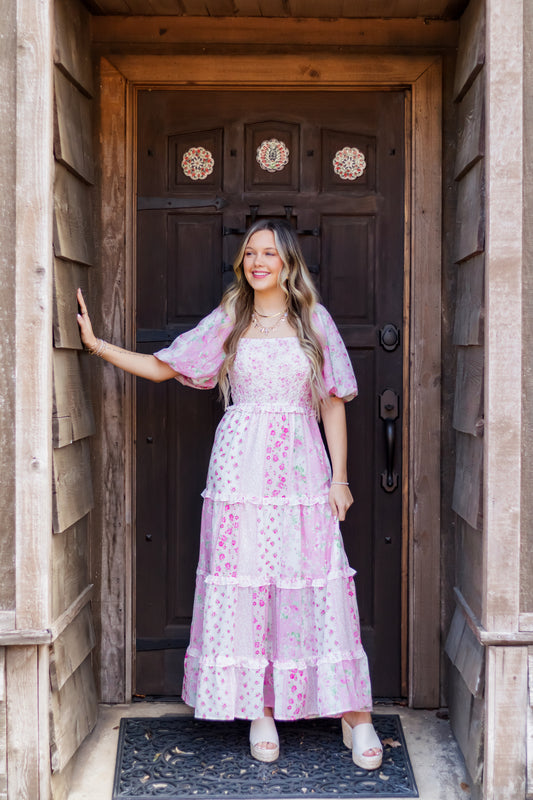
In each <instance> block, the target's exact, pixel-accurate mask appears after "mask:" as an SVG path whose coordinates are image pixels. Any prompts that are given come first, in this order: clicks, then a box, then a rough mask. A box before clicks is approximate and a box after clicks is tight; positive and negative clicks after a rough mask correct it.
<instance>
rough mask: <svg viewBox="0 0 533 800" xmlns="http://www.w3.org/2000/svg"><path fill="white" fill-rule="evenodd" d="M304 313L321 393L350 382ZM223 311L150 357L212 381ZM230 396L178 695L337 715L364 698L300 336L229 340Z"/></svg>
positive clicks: (203, 706)
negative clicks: (318, 354) (315, 344)
mask: <svg viewBox="0 0 533 800" xmlns="http://www.w3.org/2000/svg"><path fill="white" fill-rule="evenodd" d="M313 324H314V326H315V328H316V330H317V333H318V334H319V336H320V338H321V341H322V344H323V349H324V358H325V364H324V381H325V386H326V389H327V391H328V393H329V394H330V395H336V396H337V397H341V398H343V399H344V400H351V399H352V398H353V397H355V395H356V394H357V384H356V381H355V376H354V374H353V370H352V367H351V363H350V361H349V358H348V354H347V352H346V348H345V346H344V343H343V341H342V339H341V337H340V335H339V332H338V330H337V328H336V327H335V324H334V323H333V320H332V319H331V317H330V315H329V314H328V312H327V311H326V309H325V308H324V307H323V306H318V307H317V309H316V311H315V316H314V320H313ZM230 330H231V324H230V322H229V320H228V318H227V316H226V314H225V312H224V311H223V310H222V309H221V308H220V307H219V308H217V309H215V311H213V312H212V313H211V314H209V316H207V317H205V318H204V319H203V320H202V321H201V322H200V323H199V324H198V326H197V327H196V328H194V329H193V330H191V331H188V332H187V333H185V334H183V335H181V336H179V337H178V338H177V339H176V340H175V341H174V342H173V343H172V344H171V345H170V347H168V348H165V349H164V350H161V351H159V352H158V353H156V354H155V355H156V356H157V358H159V359H161V360H163V361H166V362H167V363H168V364H170V365H171V366H172V368H173V369H175V370H176V372H177V373H179V375H178V376H177V379H178V380H179V381H180V382H181V383H184V384H185V385H188V386H194V387H196V388H212V387H213V386H215V385H216V382H217V374H218V371H219V369H220V366H221V364H222V361H223V358H224V353H223V349H222V348H223V344H224V340H225V338H226V337H227V335H228V333H229V332H230ZM230 382H231V393H232V403H233V404H232V405H230V406H229V407H228V409H227V410H226V412H225V414H224V416H223V418H222V420H221V422H220V424H219V426H218V428H217V432H216V435H215V441H214V444H213V450H212V453H211V460H210V465H209V472H208V476H207V486H206V489H205V491H204V492H203V498H204V504H203V512H202V527H201V542H200V558H199V563H198V571H197V577H196V594H195V600H194V611H193V620H192V626H191V640H190V644H189V647H188V650H187V654H186V658H185V679H184V684H183V699H184V700H185V702H186V703H188V704H189V705H191V706H194V708H195V715H196V716H197V717H199V718H204V719H220V720H231V719H234V718H236V717H240V718H244V719H255V718H256V717H261V716H263V706H264V705H267V706H271V707H272V708H273V709H274V716H275V718H276V719H279V720H294V719H298V718H301V717H308V716H311V715H319V716H337V715H340V714H342V713H343V712H345V711H349V710H369V709H370V708H371V705H372V700H371V691H370V680H369V674H368V663H367V657H366V654H365V651H364V650H363V647H362V644H361V635H360V626H359V614H358V609H357V602H356V597H355V588H354V582H353V575H354V570H353V569H351V568H350V566H349V564H348V560H347V557H346V554H345V551H344V547H343V544H342V538H341V533H340V528H339V524H338V522H337V521H336V520H335V519H334V518H333V515H332V512H331V509H330V506H329V503H328V492H329V486H330V479H331V467H330V464H329V460H328V458H327V454H326V451H325V449H324V445H323V442H322V438H321V435H320V430H319V427H318V424H317V420H316V416H315V414H314V412H313V408H312V405H311V391H310V368H309V361H308V359H307V357H306V356H305V354H304V352H303V350H302V348H301V347H300V344H299V341H298V339H297V338H271V339H266V338H265V339H252V338H243V339H241V340H240V341H239V344H238V349H237V354H236V358H235V362H234V366H233V368H232V370H231V374H230Z"/></svg>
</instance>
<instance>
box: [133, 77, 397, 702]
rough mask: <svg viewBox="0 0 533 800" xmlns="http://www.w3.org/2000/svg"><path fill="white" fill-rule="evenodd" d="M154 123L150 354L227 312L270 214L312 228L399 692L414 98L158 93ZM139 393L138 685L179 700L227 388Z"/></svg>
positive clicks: (145, 222) (390, 681)
mask: <svg viewBox="0 0 533 800" xmlns="http://www.w3.org/2000/svg"><path fill="white" fill-rule="evenodd" d="M138 120H139V123H138V150H137V163H138V187H137V194H138V216H137V224H138V247H137V252H138V257H137V282H138V283H137V285H138V293H137V346H138V349H139V350H140V351H142V352H154V351H155V350H157V349H159V348H161V347H164V346H165V345H166V344H168V343H169V342H170V341H172V339H173V338H174V337H175V336H177V335H178V334H179V333H181V332H183V331H185V330H188V329H189V328H190V327H192V326H193V325H195V324H196V323H197V322H198V321H199V319H200V318H201V317H203V316H204V315H205V314H207V313H208V312H209V311H210V310H211V309H212V308H214V307H215V306H216V305H217V304H218V302H219V300H220V297H221V294H222V291H223V288H224V287H225V286H226V285H227V283H228V282H229V281H230V280H231V277H232V272H231V264H232V260H233V257H234V255H235V252H236V249H237V246H238V243H239V241H240V239H241V235H242V232H243V231H244V229H245V228H246V226H247V225H248V224H249V223H250V222H251V221H252V220H253V219H255V218H257V217H265V216H268V217H283V218H287V219H290V220H291V222H292V223H293V225H294V226H295V228H296V229H297V230H298V231H299V234H300V241H301V244H302V248H303V251H304V254H305V256H306V259H307V263H308V264H309V266H310V268H311V270H312V272H313V275H314V277H315V279H316V282H317V286H318V289H319V291H320V295H321V297H322V300H323V302H324V304H325V305H326V307H327V308H328V309H329V311H330V312H331V314H332V315H333V317H334V319H335V321H336V323H337V325H338V326H339V329H340V331H341V334H342V336H343V338H344V341H345V342H346V345H347V347H348V350H349V353H350V356H351V358H352V361H353V365H354V369H355V372H356V375H357V378H358V381H359V386H360V395H359V398H358V399H357V400H355V401H354V402H353V403H350V404H349V405H348V406H347V414H348V426H349V477H350V482H351V486H352V489H353V493H354V496H355V505H354V507H353V508H352V509H351V510H350V513H349V515H348V519H347V521H346V522H345V523H344V524H343V526H342V530H343V536H344V541H345V546H346V551H347V553H348V557H349V560H350V562H351V564H352V566H354V567H355V569H357V572H358V575H357V578H356V586H357V593H358V602H359V610H360V615H361V623H362V631H363V642H364V644H365V647H366V649H367V653H368V656H369V660H370V666H371V674H372V679H373V691H374V695H375V696H376V695H377V696H388V697H391V696H399V695H400V694H401V674H400V673H401V669H400V666H401V654H400V651H401V552H402V486H401V458H402V455H401V445H402V442H401V434H402V428H401V408H400V398H401V397H402V380H403V378H402V363H403V354H402V346H401V344H402V343H401V341H399V336H400V334H399V331H400V330H401V328H402V317H403V280H404V238H403V237H404V95H403V93H402V92H307V91H306V92H263V91H258V92H210V91H202V92H200V91H171V90H165V91H159V90H156V91H142V92H140V94H139V98H138ZM397 332H398V333H397ZM137 385H138V389H137V541H136V554H137V574H136V587H137V593H136V597H137V600H136V629H137V667H136V675H137V680H136V691H137V692H139V693H144V694H171V695H174V694H179V691H180V688H181V677H182V673H183V656H184V652H185V647H186V645H187V642H188V630H189V624H190V618H191V613H192V602H193V589H194V578H195V569H196V561H197V556H198V541H199V530H200V513H201V498H200V492H201V491H202V489H203V488H204V481H205V475H206V472H207V465H208V460H209V452H210V447H211V443H212V440H213V434H214V430H215V427H216V424H217V422H218V420H219V419H220V415H221V408H220V405H219V403H218V402H217V392H216V391H208V392H201V391H197V390H193V389H188V388H184V387H182V386H181V385H179V384H178V383H177V382H174V381H171V382H169V383H167V384H163V385H159V386H154V385H151V384H149V383H148V382H143V381H138V382H137ZM387 390H390V391H389V392H388V394H384V393H385V392H386V391H387ZM387 443H388V444H387ZM387 459H389V462H390V463H389V465H388V471H387Z"/></svg>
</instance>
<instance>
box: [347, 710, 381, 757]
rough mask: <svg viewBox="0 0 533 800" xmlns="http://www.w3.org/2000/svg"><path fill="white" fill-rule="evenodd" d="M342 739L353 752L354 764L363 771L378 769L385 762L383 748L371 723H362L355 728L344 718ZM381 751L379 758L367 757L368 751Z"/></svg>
mask: <svg viewBox="0 0 533 800" xmlns="http://www.w3.org/2000/svg"><path fill="white" fill-rule="evenodd" d="M342 739H343V742H344V744H345V745H346V747H347V748H348V749H349V750H351V751H352V758H353V763H354V764H356V765H357V766H358V767H362V769H378V767H380V766H381V762H382V760H383V746H382V744H381V742H380V740H379V737H378V735H377V733H376V731H375V730H374V726H373V725H372V723H371V722H362V723H361V724H360V725H355V726H354V727H353V728H352V727H351V725H349V724H348V723H347V722H346V720H345V719H344V717H343V718H342ZM377 749H379V750H381V753H379V754H378V755H377V756H365V755H363V753H366V751H367V750H377Z"/></svg>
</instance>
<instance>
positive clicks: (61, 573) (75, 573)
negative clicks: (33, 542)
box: [52, 517, 89, 620]
mask: <svg viewBox="0 0 533 800" xmlns="http://www.w3.org/2000/svg"><path fill="white" fill-rule="evenodd" d="M88 584H89V539H88V518H87V517H83V519H80V520H79V521H78V522H76V523H75V524H74V525H73V526H72V527H70V528H67V529H66V530H65V531H63V532H62V533H58V534H55V535H54V536H53V538H52V619H54V620H55V619H57V618H58V617H59V616H60V615H61V614H63V612H64V611H66V610H67V608H68V607H69V606H70V605H71V604H72V603H73V602H74V601H75V600H76V598H77V597H79V595H80V594H81V593H82V592H83V590H84V589H85V588H86V587H87V585H88Z"/></svg>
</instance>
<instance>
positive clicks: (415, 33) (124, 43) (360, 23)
mask: <svg viewBox="0 0 533 800" xmlns="http://www.w3.org/2000/svg"><path fill="white" fill-rule="evenodd" d="M172 2H174V0H172ZM243 6H244V3H243V0H239V8H240V9H241V10H242V9H243ZM246 7H247V9H248V10H247V13H246V14H244V15H243V16H242V17H231V18H230V17H176V16H173V17H164V18H161V17H159V18H157V19H156V18H155V17H144V16H143V17H123V16H122V17H117V16H105V17H104V16H102V17H94V18H93V19H92V37H93V42H94V43H95V45H103V46H111V45H112V46H113V50H114V52H120V51H121V50H122V51H123V50H125V49H126V48H129V49H130V50H131V48H132V47H133V46H135V45H140V44H142V45H143V51H144V52H151V49H152V48H160V49H161V51H162V49H163V48H164V47H166V48H167V49H168V46H169V45H178V44H184V45H187V46H188V47H191V46H192V45H193V44H195V43H196V44H199V45H212V44H247V45H254V44H261V45H267V44H286V43H287V42H290V43H291V44H293V45H321V46H323V45H324V44H328V45H346V46H350V45H352V46H353V44H354V42H360V43H364V44H365V46H372V47H377V46H378V47H387V46H391V47H392V46H395V47H455V46H456V43H457V35H458V31H459V25H458V23H457V22H452V21H448V22H443V21H440V20H430V21H429V22H428V23H427V24H426V21H425V20H423V19H387V20H384V19H374V20H371V21H370V20H368V19H356V18H355V19H320V20H318V19H292V18H290V17H286V16H285V17H284V15H283V14H279V15H277V16H279V17H281V18H280V19H276V18H275V17H274V18H273V17H271V16H270V15H269V14H268V13H267V12H268V11H269V9H268V8H266V7H265V3H264V0H263V2H261V3H260V2H259V0H246ZM279 8H280V9H281V8H282V0H279ZM261 15H262V16H261Z"/></svg>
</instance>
